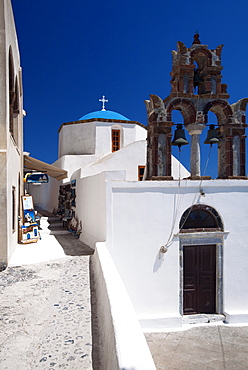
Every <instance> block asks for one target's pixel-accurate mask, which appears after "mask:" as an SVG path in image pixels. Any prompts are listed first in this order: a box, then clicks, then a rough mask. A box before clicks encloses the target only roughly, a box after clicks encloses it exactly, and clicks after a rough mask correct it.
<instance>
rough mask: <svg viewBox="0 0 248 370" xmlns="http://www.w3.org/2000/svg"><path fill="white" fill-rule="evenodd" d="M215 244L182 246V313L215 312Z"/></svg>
mask: <svg viewBox="0 0 248 370" xmlns="http://www.w3.org/2000/svg"><path fill="white" fill-rule="evenodd" d="M215 295H216V246H215V245H194V246H184V247H183V313H184V314H185V315H191V314H197V313H215V312H216V311H215V309H216V307H215V300H216V298H215Z"/></svg>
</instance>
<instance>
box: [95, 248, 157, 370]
mask: <svg viewBox="0 0 248 370" xmlns="http://www.w3.org/2000/svg"><path fill="white" fill-rule="evenodd" d="M91 267H92V271H93V276H94V282H95V286H94V288H95V289H96V299H97V302H96V304H97V305H96V307H97V317H98V322H99V342H100V346H99V347H100V358H101V368H102V369H136V370H139V369H140V370H155V369H156V368H155V365H154V362H153V359H152V356H151V353H150V351H149V348H148V345H147V342H146V340H145V337H144V335H143V333H142V330H141V327H140V325H139V323H138V320H137V317H136V314H135V311H134V308H133V305H132V303H131V301H130V298H129V296H128V294H127V292H126V289H125V287H124V285H123V282H122V280H121V279H120V276H119V273H118V271H117V269H116V267H115V265H114V263H113V260H112V258H111V256H110V254H109V252H108V250H107V248H106V246H105V243H97V244H96V251H95V254H94V255H93V256H92V257H91Z"/></svg>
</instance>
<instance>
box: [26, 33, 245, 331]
mask: <svg viewBox="0 0 248 370" xmlns="http://www.w3.org/2000/svg"><path fill="white" fill-rule="evenodd" d="M221 49H222V46H219V47H217V48H216V49H214V50H210V49H208V47H207V45H202V44H201V42H200V40H199V35H197V34H196V35H195V36H194V42H193V44H192V46H191V47H190V48H186V46H185V45H184V44H183V43H181V42H178V50H177V51H173V66H172V73H171V75H172V80H171V85H172V90H171V93H170V95H169V96H168V97H167V98H165V99H164V100H162V99H161V98H159V97H158V96H155V95H151V96H150V100H149V101H146V107H147V115H148V126H147V127H146V126H144V125H142V124H141V123H139V122H136V121H131V120H129V119H128V118H126V117H125V116H123V115H121V114H119V113H116V112H113V111H108V110H106V109H105V103H106V99H105V97H103V99H101V101H102V103H103V107H102V110H99V111H96V112H92V113H88V114H85V115H84V116H82V117H81V118H80V119H79V120H78V121H73V122H66V123H63V124H62V125H61V127H60V128H59V158H58V160H57V161H56V162H55V163H54V165H55V166H58V167H60V168H62V169H64V170H66V171H67V172H68V178H67V179H66V180H63V183H62V184H59V183H58V182H57V181H55V180H54V181H50V183H49V184H48V185H47V184H44V185H42V186H41V188H39V189H38V190H37V188H34V189H33V190H32V193H33V195H34V197H35V199H36V203H37V204H38V205H39V206H41V207H43V208H45V209H47V210H49V211H53V210H54V209H56V210H57V212H62V214H64V215H65V214H66V215H67V216H68V215H73V217H74V218H75V219H76V220H77V221H78V222H80V224H81V227H82V229H81V234H80V240H82V241H83V242H85V243H86V244H88V245H89V246H90V247H92V248H94V249H95V250H96V252H95V254H96V255H97V253H102V251H103V250H106V251H107V252H106V253H108V254H109V255H110V256H111V259H112V261H113V263H114V265H115V267H116V269H117V271H118V274H119V276H120V278H121V280H122V281H123V283H124V286H125V289H126V291H127V293H128V296H129V297H130V299H131V302H132V304H133V307H134V310H135V312H136V315H137V317H138V320H139V322H140V324H141V326H142V328H143V330H144V331H156V330H158V331H160V330H163V329H164V328H167V327H180V326H181V325H182V322H183V317H184V316H185V315H192V314H222V315H224V318H225V321H226V322H229V323H236V322H247V321H248V292H247V289H246V285H247V281H248V268H247V267H248V262H247V261H248V251H247V237H246V225H247V219H246V217H247V214H248V200H247V199H248V198H247V196H246V195H247V191H248V182H247V177H246V172H245V171H246V169H245V127H246V123H245V109H246V104H247V99H241V100H240V101H238V102H237V103H236V104H233V105H229V103H228V98H229V95H228V93H227V85H226V84H224V83H222V82H221V78H222V76H221V70H222V68H223V67H222V66H221ZM174 109H175V110H179V111H180V112H181V114H182V116H183V120H184V124H183V125H182V126H183V127H184V128H185V129H186V130H187V131H188V132H189V134H190V136H191V143H190V145H191V168H190V172H188V171H187V170H186V169H185V168H184V167H183V166H182V165H181V164H179V163H178V161H177V160H176V159H175V158H174V157H173V156H172V155H171V145H177V146H179V147H180V146H181V145H184V144H186V142H185V141H187V140H186V139H185V137H184V135H183V134H182V127H181V126H180V127H179V126H177V129H178V131H177V134H176V136H175V137H174V139H173V140H172V127H173V125H174V122H172V120H171V114H172V111H173V110H174ZM209 111H211V112H213V113H214V114H215V115H216V117H217V121H218V124H217V127H216V129H215V128H214V127H213V125H211V126H209V124H208V112H209ZM208 128H209V131H208V140H207V144H208V145H212V144H216V145H218V178H217V179H211V177H210V176H201V169H200V135H201V134H202V132H203V131H204V134H207V129H208ZM211 130H212V131H211ZM178 134H179V136H177V135H178ZM181 135H182V136H181ZM216 166H217V163H216ZM140 180H143V181H140Z"/></svg>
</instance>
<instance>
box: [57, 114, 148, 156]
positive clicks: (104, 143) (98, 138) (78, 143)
mask: <svg viewBox="0 0 248 370" xmlns="http://www.w3.org/2000/svg"><path fill="white" fill-rule="evenodd" d="M112 128H114V129H119V130H120V131H121V147H124V146H126V145H128V144H130V143H133V142H135V141H138V140H145V139H146V136H147V130H146V129H145V128H143V127H141V126H139V125H138V124H134V123H128V122H127V123H124V122H118V121H113V122H108V121H106V122H104V121H97V120H95V121H94V122H83V123H79V122H75V123H73V124H68V125H63V126H62V127H61V129H60V132H59V158H60V157H62V156H65V155H90V154H91V155H95V156H96V158H100V157H102V156H105V155H107V154H109V153H111V152H112V133H111V131H112Z"/></svg>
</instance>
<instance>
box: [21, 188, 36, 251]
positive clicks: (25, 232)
mask: <svg viewBox="0 0 248 370" xmlns="http://www.w3.org/2000/svg"><path fill="white" fill-rule="evenodd" d="M22 208H23V225H21V243H25V244H26V243H33V242H37V241H38V240H39V230H38V224H37V222H36V220H35V213H34V205H33V197H32V195H25V196H23V197H22Z"/></svg>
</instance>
